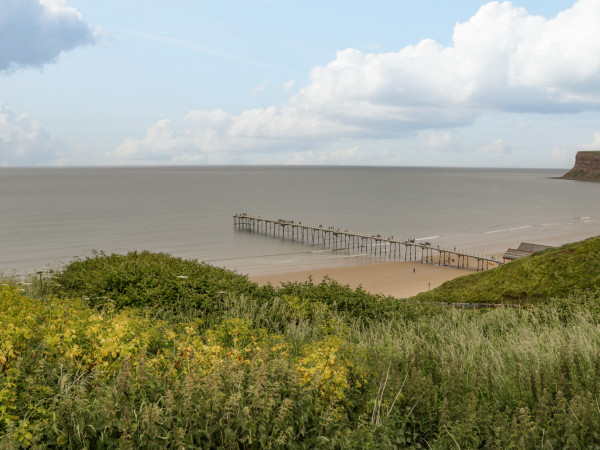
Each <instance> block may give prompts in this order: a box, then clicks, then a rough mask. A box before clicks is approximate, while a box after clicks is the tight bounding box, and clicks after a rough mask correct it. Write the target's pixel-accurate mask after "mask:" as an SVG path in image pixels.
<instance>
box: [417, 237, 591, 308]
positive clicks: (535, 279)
mask: <svg viewBox="0 0 600 450" xmlns="http://www.w3.org/2000/svg"><path fill="white" fill-rule="evenodd" d="M598 288H600V237H595V238H590V239H587V240H585V241H581V242H576V243H573V244H568V245H564V246H562V247H557V248H551V249H548V250H545V251H543V252H540V253H536V254H533V255H531V256H528V257H526V258H523V259H520V260H517V261H513V262H511V263H509V264H505V265H503V266H501V267H498V268H496V269H493V270H488V271H484V272H478V273H475V274H471V275H466V276H463V277H460V278H455V279H454V280H450V281H447V282H446V283H444V284H443V285H442V286H440V287H439V288H437V289H434V290H432V291H429V292H424V293H421V294H419V295H417V296H415V297H414V299H416V300H419V301H437V302H449V303H455V302H458V303H517V304H518V303H543V302H546V301H547V300H548V299H550V298H553V297H567V296H569V294H572V293H573V292H577V291H585V290H596V289H598Z"/></svg>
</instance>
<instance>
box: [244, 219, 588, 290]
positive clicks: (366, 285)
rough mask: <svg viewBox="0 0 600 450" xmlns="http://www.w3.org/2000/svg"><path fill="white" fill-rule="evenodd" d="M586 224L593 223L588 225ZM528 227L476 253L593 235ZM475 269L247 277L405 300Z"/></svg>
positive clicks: (483, 244) (370, 266)
mask: <svg viewBox="0 0 600 450" xmlns="http://www.w3.org/2000/svg"><path fill="white" fill-rule="evenodd" d="M589 225H595V224H592V223H590V224H589ZM532 228H533V229H530V228H526V229H520V230H518V232H517V233H515V234H514V235H512V236H511V237H508V236H502V237H500V236H499V234H500V233H498V234H495V233H494V234H491V235H489V236H482V239H481V241H479V242H476V247H475V248H476V250H477V251H481V252H485V253H487V254H492V255H494V256H496V257H499V258H501V257H502V254H503V253H504V251H505V250H506V249H507V248H509V247H512V248H516V247H517V246H518V243H519V242H534V243H540V244H545V245H551V246H560V245H563V244H566V243H569V242H575V241H579V240H583V239H586V238H589V237H591V236H594V235H597V233H596V232H594V231H592V230H590V231H583V232H581V231H580V232H579V233H573V232H571V233H568V234H567V233H564V232H556V231H555V230H553V229H551V228H550V227H548V228H545V229H540V227H535V228H534V227H532ZM536 228H537V229H536ZM590 228H592V227H590ZM595 228H596V227H595V226H594V227H593V229H594V230H595ZM476 266H477V264H476V262H475V261H474V260H473V261H471V263H470V267H471V268H470V269H462V268H461V269H458V268H456V267H449V266H438V265H437V264H424V263H420V262H414V261H413V262H410V261H408V262H405V261H401V262H399V261H392V262H375V263H367V264H365V263H363V264H356V265H346V266H343V267H339V266H337V267H328V268H323V267H315V268H312V269H303V270H294V271H287V272H282V273H262V274H250V275H249V278H250V279H251V280H252V281H255V282H256V283H258V284H259V285H265V284H267V283H271V284H273V285H275V286H276V285H279V284H280V283H282V282H288V281H296V282H302V281H306V280H308V278H309V277H311V276H312V279H313V281H314V282H315V283H318V282H320V281H321V280H322V279H323V277H325V276H328V277H330V278H332V279H334V280H336V281H337V282H339V283H341V284H344V285H346V284H347V285H349V286H351V287H353V288H356V287H358V286H362V287H363V289H365V290H366V291H368V292H372V293H374V294H384V295H392V296H394V297H397V298H405V297H410V296H413V295H416V294H418V293H419V292H424V291H427V290H429V289H434V288H436V287H438V286H440V285H441V284H443V283H444V282H445V281H448V280H451V279H453V278H457V277H460V276H463V275H469V274H472V273H475V267H476ZM413 269H414V271H413Z"/></svg>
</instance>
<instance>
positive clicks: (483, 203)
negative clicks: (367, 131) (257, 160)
mask: <svg viewBox="0 0 600 450" xmlns="http://www.w3.org/2000/svg"><path fill="white" fill-rule="evenodd" d="M564 172H566V170H543V169H471V168H469V169H463V168H424V167H331V166H323V167H313V166H311V167H296V166H294V167H258V166H254V167H117V168H2V169H0V214H1V215H0V270H3V271H4V272H5V273H6V272H10V271H13V270H15V271H17V272H19V273H25V272H33V271H35V270H40V269H43V268H44V267H45V266H47V265H50V266H52V267H54V268H58V267H60V266H61V265H64V264H66V263H68V262H69V261H71V260H72V259H73V258H75V257H81V258H85V257H86V256H89V255H91V251H92V249H96V250H103V251H105V252H107V253H113V252H118V253H124V252H127V251H132V250H153V251H164V252H168V253H171V254H173V255H175V256H181V257H184V258H193V259H198V260H200V261H206V262H209V263H211V264H214V265H219V266H223V267H228V268H232V269H236V270H238V271H239V272H240V273H253V274H256V273H267V272H273V271H279V272H283V271H290V270H296V269H306V268H310V267H328V266H342V265H350V264H356V263H357V262H368V261H370V260H371V257H370V256H356V255H351V254H347V253H344V252H334V251H331V250H330V249H325V248H322V247H318V246H315V247H313V246H308V245H304V244H301V243H296V242H290V241H286V240H281V239H276V238H272V237H267V236H261V235H256V234H251V233H248V232H244V231H237V230H235V229H234V228H233V220H232V215H233V214H235V213H240V212H247V213H250V214H256V215H261V216H264V217H274V218H285V219H291V220H298V221H303V222H305V223H313V224H322V225H324V226H334V227H341V228H345V229H349V230H355V231H363V232H370V233H375V234H382V235H393V236H395V237H399V238H403V239H408V238H415V239H427V240H428V241H430V242H431V243H432V244H434V245H435V244H440V245H445V246H450V247H453V246H456V247H457V248H464V249H472V250H476V251H481V252H491V253H498V252H500V251H501V249H503V248H504V247H505V246H507V245H513V246H516V245H518V244H519V242H520V241H521V240H526V241H533V242H538V243H547V244H550V245H556V244H559V243H562V242H563V241H565V242H568V241H570V240H573V239H571V238H575V237H577V238H583V237H588V236H594V235H598V234H600V221H599V219H600V214H599V208H598V203H599V202H598V193H599V192H600V183H583V182H575V181H565V180H557V179H553V178H552V177H556V176H560V175H561V174H562V173H564Z"/></svg>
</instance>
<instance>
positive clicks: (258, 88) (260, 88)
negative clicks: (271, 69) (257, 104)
mask: <svg viewBox="0 0 600 450" xmlns="http://www.w3.org/2000/svg"><path fill="white" fill-rule="evenodd" d="M270 82H271V81H270V80H265V81H264V82H262V83H260V84H259V85H258V86H256V87H255V88H254V89H252V94H254V95H256V94H258V93H260V92H262V91H264V90H265V89H266V88H267V86H268V85H269V83H270Z"/></svg>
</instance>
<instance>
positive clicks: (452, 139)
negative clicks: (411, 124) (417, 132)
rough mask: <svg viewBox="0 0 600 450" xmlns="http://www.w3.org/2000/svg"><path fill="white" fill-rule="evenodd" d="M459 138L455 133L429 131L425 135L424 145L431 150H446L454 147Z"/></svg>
mask: <svg viewBox="0 0 600 450" xmlns="http://www.w3.org/2000/svg"><path fill="white" fill-rule="evenodd" d="M459 141H460V139H459V137H458V135H457V134H456V133H453V132H450V131H444V132H443V133H431V134H429V136H427V137H426V139H425V141H424V145H425V147H426V148H429V149H432V150H448V149H452V148H455V147H456V146H457V145H458V143H459Z"/></svg>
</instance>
